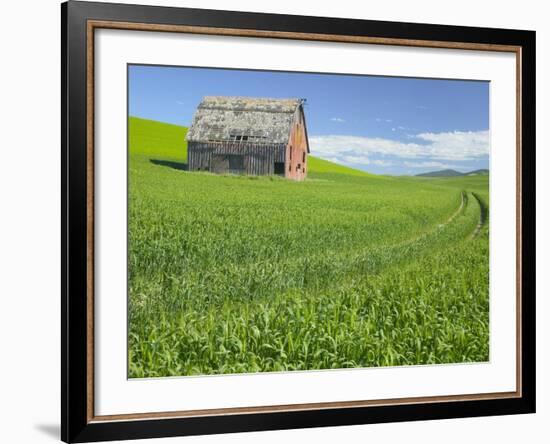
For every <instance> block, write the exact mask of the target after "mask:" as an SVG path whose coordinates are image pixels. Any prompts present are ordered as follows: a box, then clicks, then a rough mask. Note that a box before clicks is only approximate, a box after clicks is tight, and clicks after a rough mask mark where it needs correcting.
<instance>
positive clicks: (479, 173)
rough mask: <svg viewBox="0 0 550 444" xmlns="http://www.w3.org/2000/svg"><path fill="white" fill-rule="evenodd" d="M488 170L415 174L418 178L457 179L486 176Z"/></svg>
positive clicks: (449, 170) (448, 170)
mask: <svg viewBox="0 0 550 444" xmlns="http://www.w3.org/2000/svg"><path fill="white" fill-rule="evenodd" d="M488 175H489V170H487V169H480V170H474V171H469V172H467V173H461V172H460V171H456V170H451V169H447V170H440V171H430V172H429V173H422V174H417V176H418V177H457V176H488Z"/></svg>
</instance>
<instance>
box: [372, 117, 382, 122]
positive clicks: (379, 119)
mask: <svg viewBox="0 0 550 444" xmlns="http://www.w3.org/2000/svg"><path fill="white" fill-rule="evenodd" d="M374 120H376V121H377V122H382V119H381V118H380V117H377V118H376V119H374Z"/></svg>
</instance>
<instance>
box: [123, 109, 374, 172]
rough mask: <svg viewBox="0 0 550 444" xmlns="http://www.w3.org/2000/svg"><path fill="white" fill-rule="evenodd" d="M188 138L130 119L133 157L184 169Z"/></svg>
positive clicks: (315, 164)
mask: <svg viewBox="0 0 550 444" xmlns="http://www.w3.org/2000/svg"><path fill="white" fill-rule="evenodd" d="M186 134H187V127H184V126H179V125H173V124H171V123H164V122H158V121H156V120H148V119H142V118H140V117H133V116H130V117H129V118H128V139H129V140H128V141H129V148H130V153H132V154H142V155H143V154H144V155H146V156H149V157H150V158H152V159H155V160H170V161H177V162H181V164H182V166H183V165H184V164H185V163H186V162H187V141H186V140H185V135H186ZM308 164H309V172H310V173H338V174H347V175H351V176H369V177H373V178H378V177H381V176H377V175H374V174H370V173H367V172H366V171H361V170H357V169H355V168H351V167H347V166H344V165H339V164H337V163H334V162H330V161H328V160H324V159H321V158H319V157H314V156H311V155H310V156H309V157H308Z"/></svg>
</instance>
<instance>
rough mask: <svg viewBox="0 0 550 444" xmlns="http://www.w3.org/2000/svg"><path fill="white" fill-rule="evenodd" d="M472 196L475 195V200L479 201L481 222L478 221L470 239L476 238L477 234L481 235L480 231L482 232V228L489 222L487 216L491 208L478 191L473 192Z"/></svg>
mask: <svg viewBox="0 0 550 444" xmlns="http://www.w3.org/2000/svg"><path fill="white" fill-rule="evenodd" d="M471 194H472V196H474V198H475V200H476V201H477V203H478V205H479V222H478V223H477V226H476V228H475V229H474V232H473V233H472V235H471V236H470V239H475V238H476V237H477V236H479V233H480V232H481V229H482V228H483V227H484V226H485V224H486V223H487V218H488V215H489V209H488V208H487V205H485V202H483V200H482V199H481V197H479V195H478V194H477V193H471Z"/></svg>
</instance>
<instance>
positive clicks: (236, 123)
mask: <svg viewBox="0 0 550 444" xmlns="http://www.w3.org/2000/svg"><path fill="white" fill-rule="evenodd" d="M303 104H304V100H303V99H266V98H249V97H221V96H216V97H205V98H204V99H203V100H202V102H201V103H200V104H199V106H198V108H197V111H196V113H195V116H194V118H193V123H192V125H191V127H190V128H189V131H188V133H187V141H188V162H189V170H190V171H210V172H214V173H220V174H225V173H230V174H252V175H269V174H278V175H284V176H285V177H289V178H293V179H298V180H300V179H303V178H305V175H306V170H305V169H303V171H301V172H299V174H297V173H298V170H296V165H292V166H291V164H290V162H291V159H290V157H291V156H290V155H289V151H290V150H291V149H292V150H297V149H300V150H303V151H304V153H302V154H300V155H301V156H302V157H303V158H304V159H305V157H306V156H307V153H308V152H309V146H308V143H307V132H306V131H305V118H304V111H303ZM300 128H302V130H300ZM298 134H301V135H298ZM296 140H300V142H299V144H297V142H296ZM296 156H297V155H295V157H296ZM304 163H305V162H302V163H301V165H304ZM301 168H302V166H301Z"/></svg>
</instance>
